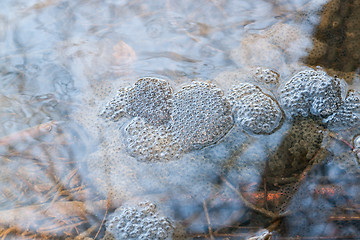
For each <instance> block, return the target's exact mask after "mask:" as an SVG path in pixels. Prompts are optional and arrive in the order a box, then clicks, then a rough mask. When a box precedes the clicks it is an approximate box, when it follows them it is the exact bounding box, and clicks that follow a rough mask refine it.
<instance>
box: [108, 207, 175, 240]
mask: <svg viewBox="0 0 360 240" xmlns="http://www.w3.org/2000/svg"><path fill="white" fill-rule="evenodd" d="M173 232H174V226H173V223H172V222H171V220H170V219H169V218H167V217H163V216H161V214H160V213H159V212H158V211H157V209H156V205H155V204H154V203H152V202H149V201H145V202H140V203H138V204H136V205H135V206H122V207H120V208H118V209H116V210H115V212H114V213H113V214H112V215H110V216H109V217H108V219H107V221H106V234H107V236H106V237H105V238H104V239H111V237H110V236H112V237H113V238H115V239H116V240H120V239H129V240H138V239H139V240H140V239H144V240H145V239H146V240H148V239H157V240H166V239H172V235H173Z"/></svg>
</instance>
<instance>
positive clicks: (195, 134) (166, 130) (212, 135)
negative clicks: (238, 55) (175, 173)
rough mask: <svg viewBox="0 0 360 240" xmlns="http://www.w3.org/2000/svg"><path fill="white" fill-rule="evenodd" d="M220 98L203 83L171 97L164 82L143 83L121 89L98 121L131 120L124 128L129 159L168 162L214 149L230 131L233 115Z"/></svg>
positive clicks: (219, 92) (220, 95) (194, 84)
mask: <svg viewBox="0 0 360 240" xmlns="http://www.w3.org/2000/svg"><path fill="white" fill-rule="evenodd" d="M222 95H223V94H222V91H221V90H220V89H218V88H216V87H215V86H214V85H212V84H208V83H204V82H193V83H192V84H190V85H188V86H185V87H183V88H182V89H181V90H180V91H178V92H177V93H175V94H172V89H171V88H170V86H169V84H168V83H167V82H166V81H164V80H160V79H156V78H142V79H140V80H138V81H137V82H136V84H135V86H134V87H133V88H129V89H121V90H120V91H119V92H118V95H117V96H115V97H114V98H113V99H112V100H111V101H110V102H109V103H108V104H107V105H106V106H105V108H104V110H103V111H102V112H101V114H100V116H102V117H104V118H107V119H110V120H113V121H117V120H118V119H119V118H120V117H122V116H125V115H129V116H132V117H135V118H133V119H132V120H131V122H130V124H129V125H128V126H127V127H125V134H126V136H127V145H128V149H129V151H130V153H131V154H132V155H134V156H135V157H137V158H138V159H139V160H143V161H158V160H162V161H166V160H171V159H174V158H176V157H177V156H179V155H181V154H182V153H184V152H188V151H191V150H194V149H201V148H203V147H205V146H208V145H210V144H212V143H215V142H217V141H218V140H219V139H221V138H222V137H223V136H224V135H225V134H226V133H227V132H228V131H229V130H230V128H231V127H232V126H233V119H232V114H231V109H230V105H229V104H228V102H227V101H226V99H225V98H224V97H223V96H222Z"/></svg>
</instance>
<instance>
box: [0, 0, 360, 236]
mask: <svg viewBox="0 0 360 240" xmlns="http://www.w3.org/2000/svg"><path fill="white" fill-rule="evenodd" d="M325 4H327V8H325V9H326V10H325V11H320V10H321V9H322V7H323V6H324V5H325ZM346 4H347V5H346V6H348V7H349V8H348V9H352V10H347V11H345V10H343V11H342V10H340V9H339V6H338V5H337V4H336V2H335V1H331V2H330V3H327V1H322V0H313V1H305V0H299V1H274V2H272V1H262V0H256V1H235V0H200V1H195V2H194V1H188V0H185V1H175V0H166V1H165V0H164V1H142V0H135V1H127V0H124V1H114V0H102V1H100V0H92V1H84V0H80V1H66V0H44V1H36V0H34V1H20V0H19V1H17V0H11V1H10V0H9V1H2V2H1V3H0V63H1V65H0V116H1V123H2V124H0V137H1V138H0V154H1V160H0V167H1V176H0V211H1V212H0V227H1V229H0V230H1V232H0V237H4V238H10V239H11V238H14V239H31V238H40V239H42V238H43V239H48V238H49V239H54V238H59V239H65V238H67V237H68V238H70V239H73V238H75V237H78V238H79V239H82V238H84V237H90V238H94V239H95V238H96V239H102V238H103V237H104V235H105V227H108V226H109V225H108V222H109V220H110V218H111V217H110V218H109V217H108V216H109V215H110V216H111V214H112V213H113V212H114V210H115V209H116V208H118V207H120V206H127V205H134V204H135V203H137V202H139V201H145V200H150V201H153V202H155V203H156V204H157V207H158V209H160V211H161V214H163V215H165V216H167V217H168V218H169V219H171V221H172V222H173V224H174V226H175V225H176V228H177V229H178V230H177V233H176V234H177V237H174V239H186V238H189V239H245V238H247V237H251V236H255V235H261V234H262V233H263V232H262V231H270V232H272V234H273V236H274V238H275V239H282V238H287V237H296V236H300V237H307V238H309V239H316V238H321V237H323V238H326V237H328V238H344V237H349V238H356V237H357V236H358V235H359V232H360V225H359V199H360V198H359V193H360V189H359V187H358V184H357V182H358V180H359V163H358V161H359V160H358V158H356V155H357V154H359V153H358V152H356V151H358V150H357V149H358V148H360V147H359V146H357V144H358V143H357V142H354V141H353V139H354V138H355V137H356V136H357V135H358V134H359V132H360V131H359V127H358V125H355V126H352V127H351V128H345V129H341V130H336V129H335V130H333V129H328V128H327V125H326V124H324V123H322V122H321V119H320V117H319V116H312V117H311V116H310V117H308V118H300V119H297V120H291V119H290V118H289V117H288V115H287V114H288V113H287V112H282V113H283V117H282V119H281V121H280V120H279V118H277V121H278V122H279V123H278V122H276V124H274V126H275V127H274V129H273V131H269V132H266V133H264V132H262V133H261V134H258V133H259V132H255V133H254V132H251V129H252V128H251V127H250V128H245V127H244V128H242V127H241V126H239V125H237V120H236V115H234V116H233V118H234V122H235V124H234V125H231V127H224V128H221V129H226V131H225V130H224V132H221V133H217V135H216V137H214V139H215V140H214V139H213V140H211V141H210V140H208V138H202V139H201V140H202V143H200V144H198V145H196V147H188V148H187V150H184V151H183V152H181V154H180V155H179V156H177V157H176V158H175V159H170V160H169V161H161V159H160V160H159V161H150V162H149V161H141V157H139V153H140V155H141V152H142V149H141V146H142V145H141V144H139V147H138V148H137V149H139V148H140V150H138V151H137V152H135V153H134V152H133V153H130V151H129V146H128V145H129V144H128V142H127V141H128V140H127V138H128V135H127V134H129V133H128V130H127V126H128V124H129V123H130V122H131V121H133V119H134V118H133V117H134V116H129V115H128V116H126V117H124V118H121V119H120V120H119V121H117V122H112V121H106V120H105V119H103V118H101V117H100V116H99V113H100V112H101V110H102V109H103V108H104V106H105V105H106V103H107V102H108V101H110V100H111V98H112V97H114V96H115V95H116V91H117V90H118V89H119V88H121V87H132V86H134V83H135V82H136V81H137V80H138V79H139V78H141V77H146V76H151V77H157V78H161V79H164V80H166V81H167V82H168V83H169V86H170V87H171V88H172V89H173V90H172V91H173V93H174V94H175V95H176V93H179V92H181V88H182V87H183V86H188V85H191V84H192V80H196V81H208V82H211V83H213V84H215V85H216V87H215V88H216V89H218V91H220V92H222V94H224V95H225V96H227V95H228V93H229V89H230V88H231V87H232V85H239V84H241V83H242V82H250V83H252V84H256V85H259V86H260V87H261V91H262V92H261V94H266V96H270V97H271V99H273V101H274V102H281V101H280V100H281V99H280V94H279V88H281V87H283V86H284V85H285V84H286V82H287V81H288V80H289V79H290V78H291V77H292V76H293V75H294V74H295V73H296V72H299V71H302V70H304V69H308V67H309V66H311V67H316V66H317V65H320V66H321V67H323V70H324V71H326V72H327V73H328V74H329V75H332V76H333V75H338V76H339V77H341V78H344V79H345V81H346V82H347V84H348V86H347V88H349V89H356V90H359V83H360V82H359V77H358V75H357V74H356V71H358V70H359V66H358V65H359V57H358V53H357V50H356V49H357V48H356V46H357V45H356V39H357V38H356V36H357V34H358V31H357V27H358V26H357V25H356V24H354V22H356V21H357V16H358V15H357V9H358V5H359V4H358V3H357V1H349V2H346ZM344 12H345V13H344ZM342 26H346V27H344V28H345V29H343V28H341V27H342ZM326 34H328V35H330V37H329V39H330V38H331V39H335V40H336V39H338V41H337V42H334V41H335V40H334V41H331V40H329V39H328V38H326V36H328V35H326ZM341 36H346V37H341ZM339 39H340V40H339ZM342 48H343V49H344V51H342V52H344V54H343V55H341V54H340V53H341V50H339V49H342ZM334 49H335V50H334ZM354 49H355V50H354ZM349 59H351V61H350V60H349ZM306 64H308V65H306ZM259 66H261V67H265V68H270V69H271V70H273V71H276V72H277V73H279V74H280V78H279V83H274V84H272V83H271V84H264V83H261V81H260V80H259V79H258V80H259V81H258V80H254V79H255V77H254V74H255V71H256V67H259ZM350 71H351V72H350ZM257 81H258V82H257ZM199 91H200V92H199V94H200V93H201V91H202V90H199ZM178 95H181V94H178ZM343 95H344V94H343ZM211 96H212V95H211ZM211 96H207V95H206V94H205V97H204V99H206V97H208V99H210V100H209V101H208V102H209V104H210V103H211V99H212V97H211ZM194 99H195V100H194V101H195V103H196V101H197V100H196V99H197V98H196V97H194ZM216 101H218V102H219V101H220V100H218V99H217V100H216ZM226 101H227V100H226ZM264 101H265V100H264ZM220 102H221V101H220ZM206 104H207V102H205V103H203V108H202V109H206ZM185 105H186V104H185ZM192 106H193V107H192V109H189V110H188V112H190V113H191V112H192V111H193V112H195V113H196V114H197V116H198V118H196V119H195V120H196V121H199V122H196V121H195V124H194V123H191V124H194V125H193V127H194V129H191V130H188V131H189V134H190V133H194V132H195V133H196V134H198V135H196V134H195V133H194V136H199V135H201V134H202V133H201V132H202V131H200V130H202V129H205V130H206V129H207V128H205V127H203V125H201V124H202V123H203V122H201V117H199V116H200V115H199V112H201V111H202V110H201V109H200V107H199V109H200V110H199V111H198V112H197V111H195V110H194V109H195V107H194V106H195V105H194V104H193V105H192ZM185 107H186V106H185ZM212 109H216V107H213V108H212ZM219 111H220V110H219ZM189 116H190V117H189V118H190V120H193V119H191V114H190V115H189ZM201 116H202V115H201ZM209 116H211V114H210V115H209ZM240 117H241V116H240ZM171 119H172V121H174V119H173V118H171ZM209 119H211V118H210V117H209V118H207V119H206V120H207V121H208V120H209ZM175 120H176V118H175ZM209 121H210V120H209ZM200 122H201V123H200ZM191 124H190V125H189V126H191ZM228 124H230V123H228ZM180 128H181V126H180V127H178V129H180ZM229 128H231V129H230V130H229ZM197 129H200V130H198V132H196V130H197ZM249 129H250V130H249ZM339 129H340V128H339ZM205 130H204V131H205ZM156 131H157V130H156V129H155V130H154V133H153V135H154V136H157V132H156ZM183 131H187V130H186V129H185V130H183ZM219 131H220V130H219ZM206 134H209V133H206ZM210 134H211V133H210ZM140 135H141V134H140ZM180 136H185V135H180ZM206 136H207V135H206ZM219 136H220V137H219ZM209 138H210V139H211V137H209ZM204 139H205V140H204ZM191 140H193V139H191ZM195 140H196V139H195ZM195 140H194V142H196V141H195ZM164 141H165V140H164ZM190 142H192V141H190ZM204 142H205V143H204ZM353 145H354V149H352V148H353ZM135 147H136V146H135ZM160 149H161V145H160ZM353 150H355V151H353ZM143 154H146V153H143ZM104 219H107V221H105V222H104V221H103V220H104ZM181 229H182V230H181ZM107 234H108V233H107Z"/></svg>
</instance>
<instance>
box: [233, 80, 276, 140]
mask: <svg viewBox="0 0 360 240" xmlns="http://www.w3.org/2000/svg"><path fill="white" fill-rule="evenodd" d="M228 99H229V101H230V103H231V105H232V107H233V111H234V113H235V118H236V122H238V124H239V125H240V126H242V127H243V129H245V130H246V131H248V132H253V133H256V134H268V133H271V132H272V131H273V130H274V129H276V128H277V127H278V126H279V125H280V123H281V119H282V111H281V109H280V107H279V105H278V104H277V102H276V101H275V100H274V99H273V98H271V97H270V96H269V95H266V94H265V93H263V92H262V91H261V89H260V88H259V87H257V86H255V85H252V84H250V83H243V84H240V85H238V86H235V87H234V88H232V89H231V90H230V94H229V96H228Z"/></svg>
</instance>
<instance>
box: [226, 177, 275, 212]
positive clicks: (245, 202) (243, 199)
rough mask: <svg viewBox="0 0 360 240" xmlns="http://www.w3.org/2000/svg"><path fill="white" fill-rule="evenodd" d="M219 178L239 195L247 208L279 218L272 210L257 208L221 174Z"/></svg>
mask: <svg viewBox="0 0 360 240" xmlns="http://www.w3.org/2000/svg"><path fill="white" fill-rule="evenodd" d="M220 178H221V180H222V181H223V182H224V183H225V184H226V185H227V186H228V187H229V188H231V189H232V190H233V191H234V192H235V193H236V194H237V195H238V196H239V197H240V199H241V200H242V201H243V202H244V204H245V206H247V207H248V208H250V209H252V210H254V211H256V212H259V213H261V214H263V215H265V216H267V217H270V218H279V217H280V216H279V215H278V214H275V213H274V212H272V211H269V210H266V209H264V208H259V207H257V206H255V205H254V204H252V203H251V202H249V201H248V200H247V199H246V198H245V197H244V196H243V195H242V193H241V192H240V191H238V190H237V189H236V188H235V187H234V186H233V185H232V184H231V183H229V182H228V180H226V178H225V177H223V176H220Z"/></svg>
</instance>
